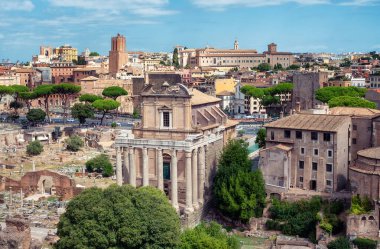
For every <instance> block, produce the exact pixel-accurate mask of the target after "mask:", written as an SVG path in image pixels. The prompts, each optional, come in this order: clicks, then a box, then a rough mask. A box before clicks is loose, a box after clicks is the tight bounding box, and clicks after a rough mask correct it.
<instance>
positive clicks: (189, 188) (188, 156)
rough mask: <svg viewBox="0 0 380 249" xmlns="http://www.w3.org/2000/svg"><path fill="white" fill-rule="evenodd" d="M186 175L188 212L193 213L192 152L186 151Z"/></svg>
mask: <svg viewBox="0 0 380 249" xmlns="http://www.w3.org/2000/svg"><path fill="white" fill-rule="evenodd" d="M185 157H186V159H185V160H186V162H185V167H186V169H185V177H186V209H185V212H186V213H192V212H193V211H194V209H193V199H192V193H191V192H192V186H191V185H192V182H191V152H188V151H186V153H185Z"/></svg>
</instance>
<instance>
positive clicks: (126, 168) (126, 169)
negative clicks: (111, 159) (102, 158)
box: [123, 148, 130, 183]
mask: <svg viewBox="0 0 380 249" xmlns="http://www.w3.org/2000/svg"><path fill="white" fill-rule="evenodd" d="M123 156H124V170H123V172H125V175H124V176H123V179H125V180H126V181H127V182H128V183H129V173H130V169H129V152H128V148H124V155H123Z"/></svg>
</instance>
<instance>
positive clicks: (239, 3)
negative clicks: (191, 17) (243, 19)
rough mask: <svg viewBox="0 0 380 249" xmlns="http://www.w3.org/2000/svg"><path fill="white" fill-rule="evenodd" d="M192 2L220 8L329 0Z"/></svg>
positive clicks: (205, 6)
mask: <svg viewBox="0 0 380 249" xmlns="http://www.w3.org/2000/svg"><path fill="white" fill-rule="evenodd" d="M192 1H193V3H194V4H195V5H196V6H198V7H202V8H212V9H214V10H222V9H224V8H226V7H231V6H244V7H261V6H273V5H281V4H287V3H296V4H300V5H314V4H329V3H330V0H192Z"/></svg>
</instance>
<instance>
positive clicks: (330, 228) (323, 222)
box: [319, 220, 333, 234]
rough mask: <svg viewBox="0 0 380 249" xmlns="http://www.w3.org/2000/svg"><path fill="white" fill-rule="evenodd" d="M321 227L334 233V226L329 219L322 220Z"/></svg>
mask: <svg viewBox="0 0 380 249" xmlns="http://www.w3.org/2000/svg"><path fill="white" fill-rule="evenodd" d="M319 227H320V228H321V229H323V230H325V231H326V232H328V233H329V234H331V233H332V230H333V226H332V225H331V224H330V223H328V222H327V221H325V220H324V221H322V223H320V224H319Z"/></svg>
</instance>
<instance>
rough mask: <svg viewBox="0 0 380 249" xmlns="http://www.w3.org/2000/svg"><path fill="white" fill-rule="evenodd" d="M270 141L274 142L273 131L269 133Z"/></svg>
mask: <svg viewBox="0 0 380 249" xmlns="http://www.w3.org/2000/svg"><path fill="white" fill-rule="evenodd" d="M270 139H271V140H274V131H271V132H270Z"/></svg>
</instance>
